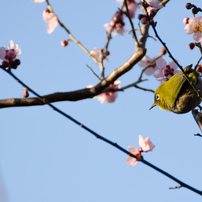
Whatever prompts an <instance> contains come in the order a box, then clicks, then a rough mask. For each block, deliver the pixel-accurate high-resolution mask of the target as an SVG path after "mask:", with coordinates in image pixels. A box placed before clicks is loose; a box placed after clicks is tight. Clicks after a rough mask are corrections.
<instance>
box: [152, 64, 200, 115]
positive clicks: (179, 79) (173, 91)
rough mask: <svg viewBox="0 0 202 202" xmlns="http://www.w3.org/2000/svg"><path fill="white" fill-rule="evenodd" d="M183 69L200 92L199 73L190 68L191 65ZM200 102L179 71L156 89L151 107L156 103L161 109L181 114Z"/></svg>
mask: <svg viewBox="0 0 202 202" xmlns="http://www.w3.org/2000/svg"><path fill="white" fill-rule="evenodd" d="M184 71H185V72H186V74H187V75H188V77H189V78H190V80H191V82H192V84H193V85H194V86H195V87H196V89H197V90H199V92H200V91H201V90H202V80H201V78H200V74H199V73H198V72H197V71H195V70H193V69H191V66H188V67H186V68H184ZM200 102H201V99H200V98H199V97H198V95H197V93H196V92H195V91H194V89H193V88H192V86H191V85H190V84H189V83H188V81H187V79H186V78H185V76H184V74H183V73H182V71H180V72H178V73H176V74H175V75H173V76H172V77H171V78H170V79H169V80H168V81H166V82H165V83H163V84H161V85H160V86H159V87H158V88H157V89H156V91H155V93H154V104H153V105H152V107H154V106H156V105H157V106H159V107H160V108H161V109H164V110H169V111H172V112H174V113H177V114H182V113H187V112H189V111H191V110H192V109H194V108H195V107H196V106H198V105H199V104H200ZM152 107H151V108H152Z"/></svg>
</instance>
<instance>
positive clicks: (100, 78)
mask: <svg viewBox="0 0 202 202" xmlns="http://www.w3.org/2000/svg"><path fill="white" fill-rule="evenodd" d="M86 66H87V67H88V68H89V69H90V70H91V71H92V72H93V74H94V75H95V76H96V77H97V78H98V79H99V80H100V81H101V80H102V79H101V78H100V77H99V76H98V75H97V74H96V73H95V72H94V70H93V69H92V68H91V67H90V66H89V65H86Z"/></svg>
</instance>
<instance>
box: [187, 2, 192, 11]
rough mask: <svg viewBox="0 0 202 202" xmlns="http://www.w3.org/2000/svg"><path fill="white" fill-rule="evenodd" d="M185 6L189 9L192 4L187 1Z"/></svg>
mask: <svg viewBox="0 0 202 202" xmlns="http://www.w3.org/2000/svg"><path fill="white" fill-rule="evenodd" d="M185 7H186V9H188V10H189V9H191V8H192V7H193V5H192V4H191V3H187V4H186V6H185Z"/></svg>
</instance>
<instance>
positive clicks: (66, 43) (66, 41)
mask: <svg viewBox="0 0 202 202" xmlns="http://www.w3.org/2000/svg"><path fill="white" fill-rule="evenodd" d="M68 43H69V39H67V40H63V41H61V46H63V47H65V46H67V45H68Z"/></svg>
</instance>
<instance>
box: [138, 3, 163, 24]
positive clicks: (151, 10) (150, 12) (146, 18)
mask: <svg viewBox="0 0 202 202" xmlns="http://www.w3.org/2000/svg"><path fill="white" fill-rule="evenodd" d="M142 5H143V7H144V8H145V10H146V11H147V14H146V15H144V14H140V15H139V16H138V19H139V20H141V22H142V24H147V23H148V22H149V23H150V24H152V23H153V20H152V19H153V17H154V16H155V15H156V13H157V10H158V9H160V8H162V7H163V6H162V5H160V4H159V1H158V0H146V1H142Z"/></svg>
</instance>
